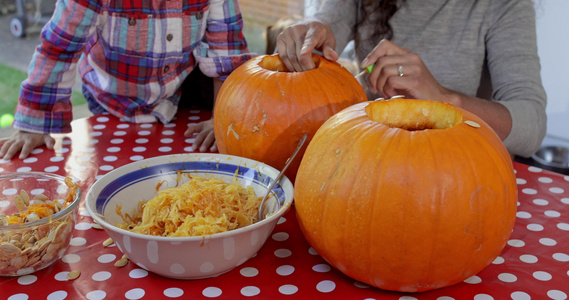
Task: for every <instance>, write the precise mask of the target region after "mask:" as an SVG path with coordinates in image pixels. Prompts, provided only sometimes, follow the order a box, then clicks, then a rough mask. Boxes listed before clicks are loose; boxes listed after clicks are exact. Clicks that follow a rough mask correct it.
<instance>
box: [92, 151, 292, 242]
mask: <svg viewBox="0 0 569 300" xmlns="http://www.w3.org/2000/svg"><path fill="white" fill-rule="evenodd" d="M184 155H188V156H193V157H200V156H202V155H203V159H204V160H203V161H202V160H188V161H172V162H169V163H164V164H160V165H155V166H148V164H151V163H152V162H154V161H157V160H163V159H165V158H169V157H170V158H171V157H174V156H184ZM225 158H232V159H236V160H237V159H238V160H241V161H243V162H245V164H251V165H254V167H253V166H251V167H248V166H244V165H237V164H232V163H227V162H220V161H219V160H220V159H225ZM184 164H193V165H194V168H193V169H192V168H189V169H186V168H184V167H183V166H184ZM195 164H206V165H207V166H208V168H203V169H201V171H198V170H196V169H195ZM172 165H178V166H179V168H172ZM132 166H136V167H138V169H136V170H135V171H133V172H129V173H126V174H124V175H121V176H118V177H117V178H115V179H113V180H112V181H111V182H110V183H109V184H112V183H115V184H116V185H120V186H121V189H124V188H125V187H126V186H127V185H123V184H122V183H120V182H121V181H122V182H124V181H123V180H126V182H128V180H132V179H129V178H130V177H134V178H135V180H136V181H141V180H146V179H148V178H151V177H158V176H164V175H168V174H171V175H174V174H177V171H173V170H183V173H190V174H200V173H207V174H212V173H214V172H213V171H214V170H219V174H228V173H231V174H235V175H236V176H237V177H238V178H244V175H245V174H246V173H247V172H244V171H243V170H250V171H252V172H254V174H255V175H254V178H253V179H251V180H253V181H255V182H256V183H258V184H261V185H265V186H266V187H267V188H268V187H269V186H270V184H271V181H270V180H272V179H274V178H272V177H269V176H267V175H264V174H262V173H260V172H259V171H257V170H256V169H255V168H259V167H264V168H269V169H270V170H272V171H273V172H274V174H275V177H276V175H277V174H278V173H279V172H278V171H277V170H276V169H275V168H273V167H271V166H269V165H267V164H264V163H261V162H258V161H255V160H251V159H248V158H243V157H238V156H232V155H226V154H214V153H204V154H198V153H195V154H194V153H182V154H174V155H164V156H157V157H152V158H148V159H145V160H140V161H137V162H133V163H130V164H127V165H124V166H122V167H120V168H117V169H115V170H113V171H111V172H109V173H108V175H111V173H120V172H122V171H123V170H124V169H125V168H128V167H132ZM165 166H167V167H166V171H164V172H157V171H160V170H161V168H164V167H165ZM222 169H223V170H225V171H223V172H221V170H222ZM228 170H230V171H231V172H229V171H228ZM151 171H153V172H151ZM133 173H136V175H137V176H135V174H133ZM140 174H147V176H146V177H141V176H140ZM284 178H286V177H284ZM281 180H282V179H281ZM133 183H134V182H132V183H130V184H129V185H131V184H133ZM285 184H290V186H291V187H292V182H290V180H289V179H288V178H287V179H286V181H285ZM96 185H97V182H95V184H93V186H92V187H91V189H90V190H89V192H88V193H87V197H86V198H87V200H86V201H89V200H90V195H89V194H90V193H91V190H92V189H93V187H95V186H96ZM107 189H109V191H113V190H115V191H114V192H109V191H106V193H105V194H106V196H101V195H102V194H103V192H104V191H105V190H107ZM277 189H278V190H279V191H280V193H278V196H279V197H278V200H279V202H280V204H281V205H280V208H279V209H278V210H276V211H274V212H272V213H271V214H270V215H269V216H267V217H266V218H264V219H263V220H261V221H259V222H257V223H254V224H251V225H248V226H245V227H241V228H238V229H233V230H230V231H226V232H220V233H215V234H212V235H206V236H188V237H164V236H154V235H146V234H141V233H135V232H132V231H128V230H125V229H121V228H118V227H116V226H115V225H113V224H111V223H109V222H107V221H106V220H105V217H104V216H103V215H101V214H99V213H98V211H105V209H106V207H105V206H106V204H107V203H106V199H108V198H110V197H112V195H114V194H115V193H117V192H118V190H116V188H115V189H110V187H109V185H108V186H106V187H104V188H103V189H101V192H100V193H99V195H98V196H97V198H96V199H95V205H94V206H95V209H96V210H97V211H92V210H91V206H90V205H89V204H88V203H87V205H86V208H87V211H88V212H89V213H90V214H91V217H92V218H93V219H95V221H96V222H97V223H99V224H101V225H102V226H103V227H105V226H106V227H109V228H112V230H114V231H119V232H122V233H123V234H126V235H129V236H132V237H137V238H144V239H150V240H167V241H172V239H175V240H176V241H191V240H203V239H206V238H207V239H217V238H223V237H225V236H227V235H234V234H237V233H239V232H241V231H246V230H251V229H253V228H256V227H260V226H263V225H264V224H266V223H269V222H272V221H273V220H274V219H275V218H277V217H280V216H281V215H282V214H284V212H285V211H286V210H288V209H289V208H290V206H291V205H292V200H291V201H290V202H289V203H288V204H287V203H286V202H285V201H286V192H285V187H284V186H283V185H281V184H276V185H275V187H274V188H273V190H277ZM292 197H293V195H291V199H292Z"/></svg>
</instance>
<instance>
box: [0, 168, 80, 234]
mask: <svg viewBox="0 0 569 300" xmlns="http://www.w3.org/2000/svg"><path fill="white" fill-rule="evenodd" d="M22 176H25V177H36V178H42V177H47V178H49V179H55V180H58V181H61V183H62V184H64V185H65V177H64V176H61V175H57V174H53V173H41V172H13V173H6V174H2V175H0V179H5V178H14V177H22ZM74 182H75V181H74ZM75 184H78V183H77V182H75ZM80 201H81V187H79V186H77V190H76V191H75V199H74V200H73V202H71V204H69V205H67V206H66V207H65V208H64V209H63V210H60V211H59V212H56V213H55V214H53V215H52V216H50V217H49V218H47V217H46V218H41V219H39V220H37V221H33V222H26V223H23V224H14V225H6V226H3V225H0V228H1V229H2V230H18V229H22V228H29V227H35V226H38V225H43V224H47V223H53V222H54V221H57V220H59V219H60V218H62V217H64V216H66V215H67V214H69V213H70V212H72V211H73V210H74V209H75V208H76V207H77V205H79V202H80Z"/></svg>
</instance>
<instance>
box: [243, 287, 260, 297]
mask: <svg viewBox="0 0 569 300" xmlns="http://www.w3.org/2000/svg"><path fill="white" fill-rule="evenodd" d="M260 293H261V290H260V289H259V288H258V287H256V286H246V287H244V288H242V289H241V295H243V296H245V297H252V296H257V295H259V294H260Z"/></svg>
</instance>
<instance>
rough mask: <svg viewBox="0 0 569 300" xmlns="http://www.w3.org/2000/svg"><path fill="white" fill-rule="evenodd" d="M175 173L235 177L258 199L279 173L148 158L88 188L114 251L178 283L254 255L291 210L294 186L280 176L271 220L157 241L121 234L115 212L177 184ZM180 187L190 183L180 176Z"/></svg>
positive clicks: (245, 163) (236, 164)
mask: <svg viewBox="0 0 569 300" xmlns="http://www.w3.org/2000/svg"><path fill="white" fill-rule="evenodd" d="M178 171H182V172H184V173H190V174H191V175H192V176H201V177H206V178H211V177H216V178H221V179H222V180H224V181H225V182H227V183H231V182H232V180H235V178H236V179H237V182H238V183H239V184H241V185H242V186H244V187H245V186H251V187H253V189H254V190H255V194H256V195H257V196H259V197H262V196H264V195H265V193H266V192H267V190H268V188H269V186H270V185H271V183H272V182H273V181H274V179H275V178H276V177H277V175H278V170H276V169H275V168H273V167H271V166H269V165H266V164H263V163H260V162H258V161H254V160H250V159H246V158H241V157H237V156H230V155H223V154H206V153H198V154H189V153H188V154H176V155H167V156H160V157H154V158H149V159H145V160H141V161H137V162H134V163H130V164H128V165H125V166H122V167H120V168H117V169H115V170H113V171H111V172H109V173H107V174H106V175H104V176H103V177H101V178H100V179H99V180H97V181H96V182H95V183H94V184H93V186H92V187H91V188H90V190H89V192H88V193H87V196H86V201H85V203H86V208H87V211H88V212H89V213H90V214H91V216H92V217H93V219H94V220H95V221H96V222H97V223H99V224H100V225H101V226H102V227H103V228H104V229H105V230H106V231H107V233H108V234H109V236H110V237H111V238H112V239H113V241H114V242H115V244H116V245H117V246H118V248H119V249H120V250H121V251H122V252H123V253H124V254H125V255H126V256H127V257H128V258H129V259H130V261H131V262H134V263H136V264H137V265H138V266H140V267H141V268H143V269H146V270H148V271H150V272H153V273H156V274H159V275H162V276H165V277H170V278H177V279H198V278H207V277H213V276H218V275H220V274H223V273H225V272H228V271H230V270H232V269H233V268H235V267H237V266H239V265H241V264H243V263H244V262H245V261H247V260H248V259H249V258H251V257H253V256H254V255H255V254H256V253H257V252H258V251H259V249H260V248H261V247H262V246H263V244H264V243H265V241H266V240H267V238H268V237H269V236H270V234H271V232H272V231H273V229H274V227H275V225H276V224H277V222H278V220H279V219H280V217H281V216H282V215H283V214H284V213H285V212H287V211H288V210H289V208H290V206H291V204H292V198H293V186H292V183H291V182H290V180H289V179H287V178H286V177H283V178H282V179H281V180H280V181H279V183H278V184H277V185H275V187H274V188H273V190H272V192H273V193H274V195H272V196H271V197H270V198H269V200H268V203H267V204H268V205H267V208H266V212H267V213H269V216H268V217H266V218H265V219H263V220H262V221H260V222H257V223H254V224H251V225H249V226H245V227H243V228H239V229H235V230H231V231H227V232H223V233H216V234H212V235H207V236H195V237H161V236H151V235H145V234H139V233H133V232H131V231H128V230H123V229H120V228H118V227H116V226H115V225H116V224H118V223H121V222H123V220H122V218H121V217H120V216H119V215H118V214H117V213H116V211H115V209H116V208H117V205H122V212H123V213H124V212H132V211H133V210H134V211H136V210H137V207H138V204H139V202H141V201H147V200H149V199H151V198H153V197H154V195H155V194H156V188H157V186H158V184H159V183H160V182H163V183H162V184H161V185H160V187H161V189H162V187H165V186H176V181H177V180H178ZM181 178H183V180H182V183H183V182H185V181H187V180H189V179H187V176H181Z"/></svg>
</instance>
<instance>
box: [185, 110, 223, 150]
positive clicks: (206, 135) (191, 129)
mask: <svg viewBox="0 0 569 300" xmlns="http://www.w3.org/2000/svg"><path fill="white" fill-rule="evenodd" d="M194 134H197V135H196V137H195V140H194V145H193V146H192V149H193V150H194V151H195V150H197V149H199V151H200V152H206V151H208V150H209V151H211V152H216V151H217V143H216V142H215V135H214V134H213V118H212V119H209V120H207V121H203V122H199V123H195V124H190V125H188V129H186V132H185V133H184V136H186V137H193V136H194Z"/></svg>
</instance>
